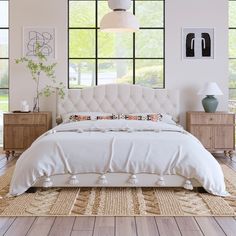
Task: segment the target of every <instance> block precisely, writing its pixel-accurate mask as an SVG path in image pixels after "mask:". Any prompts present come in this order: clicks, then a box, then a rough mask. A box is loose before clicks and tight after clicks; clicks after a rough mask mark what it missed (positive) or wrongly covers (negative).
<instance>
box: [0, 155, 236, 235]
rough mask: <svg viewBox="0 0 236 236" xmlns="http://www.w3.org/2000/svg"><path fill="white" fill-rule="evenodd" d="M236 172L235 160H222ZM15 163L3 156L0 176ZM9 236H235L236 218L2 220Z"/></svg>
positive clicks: (4, 232)
mask: <svg viewBox="0 0 236 236" xmlns="http://www.w3.org/2000/svg"><path fill="white" fill-rule="evenodd" d="M217 160H218V161H219V162H224V163H226V164H227V165H229V166H230V167H232V168H233V169H235V171H236V158H235V159H233V160H232V161H230V160H229V159H226V158H222V157H219V158H217ZM14 163H15V160H10V161H9V162H8V163H7V162H6V160H5V158H4V157H3V156H1V157H0V175H2V174H4V172H5V171H6V169H7V168H9V167H10V166H11V165H13V164H14ZM0 235H7V236H23V235H28V236H29V235H31V236H44V235H50V236H52V235H55V236H67V235H71V236H76V235H79V236H92V235H96V236H98V235H100V236H110V235H117V236H133V235H134V236H149V235H161V236H164V235H168V236H181V235H182V236H199V235H205V236H221V235H228V236H236V218H235V217H1V218H0Z"/></svg>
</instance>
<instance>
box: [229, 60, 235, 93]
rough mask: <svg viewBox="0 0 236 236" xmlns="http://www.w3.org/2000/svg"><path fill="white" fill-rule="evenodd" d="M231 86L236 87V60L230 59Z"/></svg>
mask: <svg viewBox="0 0 236 236" xmlns="http://www.w3.org/2000/svg"><path fill="white" fill-rule="evenodd" d="M229 87H230V88H235V89H236V60H234V59H233V60H232V59H231V60H229Z"/></svg>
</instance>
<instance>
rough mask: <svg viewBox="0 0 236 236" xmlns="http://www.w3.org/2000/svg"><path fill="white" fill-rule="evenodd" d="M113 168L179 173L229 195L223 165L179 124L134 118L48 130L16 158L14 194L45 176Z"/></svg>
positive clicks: (129, 171)
mask: <svg viewBox="0 0 236 236" xmlns="http://www.w3.org/2000/svg"><path fill="white" fill-rule="evenodd" d="M114 172H116V173H120V172H123V173H132V174H138V173H153V174H157V175H160V176H161V175H167V174H178V175H181V176H184V177H186V178H195V179H197V180H198V181H199V182H200V183H201V184H202V186H203V187H204V188H205V189H206V190H207V191H208V192H209V193H212V194H215V195H220V196H225V195H227V192H226V190H225V183H224V176H223V173H222V170H221V167H220V165H219V164H218V162H217V161H216V160H215V159H214V157H213V156H212V155H211V154H210V153H209V152H208V151H207V150H206V149H205V148H204V147H203V146H202V144H201V143H200V142H199V141H198V140H197V139H196V138H195V137H194V136H192V135H191V134H189V133H187V132H186V131H184V130H183V129H182V128H181V127H179V126H176V125H170V124H166V123H163V122H151V121H130V120H97V121H82V122H74V123H68V124H62V125H59V126H57V127H56V128H54V129H53V130H51V131H49V132H47V133H45V134H44V135H42V136H41V137H39V138H38V139H37V140H36V141H35V142H34V143H33V144H32V145H31V147H30V148H29V149H27V150H26V151H25V152H24V153H23V154H22V155H21V156H20V158H19V159H18V161H17V163H16V168H15V171H14V175H13V177H12V181H11V185H10V194H11V195H19V194H22V193H24V192H25V191H26V190H27V189H28V188H30V187H31V186H32V185H33V184H34V183H35V182H36V181H37V179H38V178H40V177H42V176H52V175H57V174H65V173H72V174H79V173H100V174H102V173H114Z"/></svg>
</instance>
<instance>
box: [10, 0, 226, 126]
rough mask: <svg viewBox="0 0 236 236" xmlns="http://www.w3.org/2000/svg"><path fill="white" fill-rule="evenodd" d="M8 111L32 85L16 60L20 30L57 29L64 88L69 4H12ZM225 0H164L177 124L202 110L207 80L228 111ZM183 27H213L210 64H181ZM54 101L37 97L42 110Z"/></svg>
mask: <svg viewBox="0 0 236 236" xmlns="http://www.w3.org/2000/svg"><path fill="white" fill-rule="evenodd" d="M10 8H11V14H10V40H11V41H10V58H11V61H10V76H11V79H10V110H17V109H19V108H20V101H21V100H28V101H30V102H31V107H32V100H33V97H34V94H35V90H34V89H35V85H34V82H33V81H32V79H31V78H30V75H29V74H28V73H27V71H26V70H25V69H24V67H23V66H22V65H16V64H15V63H14V59H15V58H18V57H21V56H22V44H23V43H22V28H23V27H29V26H36V27H55V28H56V44H57V45H56V47H57V50H56V51H57V52H56V54H57V56H56V62H57V63H58V66H57V71H56V76H57V78H58V79H59V80H60V81H63V82H64V83H65V84H67V0H60V1H58V0H50V1H48V0H20V1H19V0H11V1H10ZM227 12H228V0H217V1H216V0H166V14H165V15H166V88H168V89H169V88H170V89H179V90H180V92H181V123H182V124H184V123H185V111H187V110H202V106H201V98H200V97H198V96H197V95H196V93H197V91H198V89H199V88H200V87H201V86H202V85H203V84H204V83H205V82H206V81H216V82H217V83H218V85H219V86H220V87H221V89H222V91H223V93H224V96H222V97H220V99H219V100H220V105H219V109H218V110H227V100H228V89H227V87H228V60H227V57H228V49H227V43H228V38H227V37H228V36H227V27H228V26H227V25H228V21H227V20H228V13H227ZM182 27H206V28H208V27H213V28H214V29H215V53H214V54H215V59H214V60H182V59H181V29H182ZM54 103H55V101H54V99H53V98H47V99H41V105H40V107H41V109H42V110H53V111H55V108H54V107H55V105H54Z"/></svg>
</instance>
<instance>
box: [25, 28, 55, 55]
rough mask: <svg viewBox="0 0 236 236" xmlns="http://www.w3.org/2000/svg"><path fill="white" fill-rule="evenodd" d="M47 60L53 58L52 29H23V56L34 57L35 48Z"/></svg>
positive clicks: (53, 34)
mask: <svg viewBox="0 0 236 236" xmlns="http://www.w3.org/2000/svg"><path fill="white" fill-rule="evenodd" d="M37 45H39V46H40V51H41V53H42V54H43V55H44V56H46V57H47V58H55V29H54V28H24V56H27V57H34V56H35V50H36V46H37Z"/></svg>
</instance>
